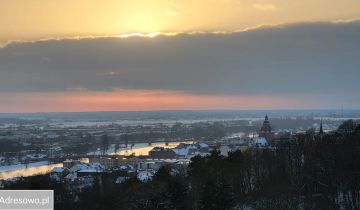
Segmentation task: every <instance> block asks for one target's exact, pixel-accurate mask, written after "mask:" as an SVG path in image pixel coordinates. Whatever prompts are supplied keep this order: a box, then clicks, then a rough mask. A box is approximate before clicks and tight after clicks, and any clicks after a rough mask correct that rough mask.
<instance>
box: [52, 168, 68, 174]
mask: <svg viewBox="0 0 360 210" xmlns="http://www.w3.org/2000/svg"><path fill="white" fill-rule="evenodd" d="M64 170H65V168H61V167H55V168H53V170H52V171H51V172H53V173H62V172H63V171H64Z"/></svg>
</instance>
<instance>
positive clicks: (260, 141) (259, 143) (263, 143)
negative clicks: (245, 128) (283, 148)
mask: <svg viewBox="0 0 360 210" xmlns="http://www.w3.org/2000/svg"><path fill="white" fill-rule="evenodd" d="M267 146H269V143H268V142H267V140H266V139H265V138H264V137H257V138H254V139H252V140H251V141H250V147H267Z"/></svg>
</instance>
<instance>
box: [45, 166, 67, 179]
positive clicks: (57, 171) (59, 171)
mask: <svg viewBox="0 0 360 210" xmlns="http://www.w3.org/2000/svg"><path fill="white" fill-rule="evenodd" d="M69 173H70V170H69V169H68V168H62V167H55V168H53V170H51V172H50V175H49V176H50V180H51V181H53V182H61V181H62V180H63V179H64V178H65V176H67V175H68V174H69Z"/></svg>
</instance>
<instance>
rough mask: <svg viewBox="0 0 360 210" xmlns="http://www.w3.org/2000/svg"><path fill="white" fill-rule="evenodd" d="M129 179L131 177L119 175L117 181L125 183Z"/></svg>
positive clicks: (117, 182)
mask: <svg viewBox="0 0 360 210" xmlns="http://www.w3.org/2000/svg"><path fill="white" fill-rule="evenodd" d="M127 179H129V177H124V176H119V177H118V178H116V180H115V183H116V184H121V183H124V182H125V181H126V180H127Z"/></svg>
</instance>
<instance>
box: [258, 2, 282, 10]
mask: <svg viewBox="0 0 360 210" xmlns="http://www.w3.org/2000/svg"><path fill="white" fill-rule="evenodd" d="M252 6H253V7H254V8H255V9H257V10H260V11H275V10H277V9H278V8H277V7H276V6H275V5H273V4H259V3H257V4H253V5H252Z"/></svg>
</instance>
